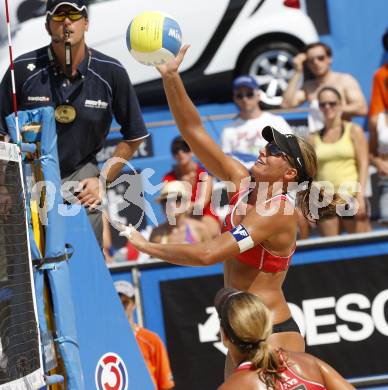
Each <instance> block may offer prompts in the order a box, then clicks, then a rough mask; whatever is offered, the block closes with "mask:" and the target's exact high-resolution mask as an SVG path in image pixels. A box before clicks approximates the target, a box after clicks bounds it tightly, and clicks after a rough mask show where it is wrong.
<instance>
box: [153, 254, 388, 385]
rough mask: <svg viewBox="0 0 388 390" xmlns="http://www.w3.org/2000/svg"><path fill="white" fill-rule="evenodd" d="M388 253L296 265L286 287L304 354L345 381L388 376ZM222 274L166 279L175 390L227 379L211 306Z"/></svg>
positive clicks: (165, 310) (163, 287)
mask: <svg viewBox="0 0 388 390" xmlns="http://www.w3.org/2000/svg"><path fill="white" fill-rule="evenodd" d="M387 260H388V259H387V256H386V255H380V256H373V257H365V258H358V259H351V260H338V261H329V262H320V263H314V264H303V265H297V266H292V267H291V268H290V270H289V273H288V275H287V278H286V282H285V285H284V291H285V296H286V298H287V301H288V303H289V305H290V308H291V311H292V313H293V317H294V318H295V320H296V321H297V322H298V324H299V326H300V328H301V330H302V332H303V333H304V334H305V337H306V351H307V352H309V353H311V354H313V355H315V356H317V357H319V358H322V359H323V360H325V361H326V362H328V363H329V364H330V365H332V366H333V367H335V368H336V370H337V371H339V372H340V373H341V374H342V375H343V376H344V377H346V378H355V377H370V376H373V375H383V374H387V373H388V364H387V359H386V358H384V357H385V355H386V346H387V341H388V339H387V336H388V322H387V321H388V304H387V302H388V285H387V275H388V261H387ZM222 286H223V278H222V276H221V275H217V276H206V277H197V278H189V279H179V280H169V281H163V282H160V291H161V298H162V306H163V317H164V324H165V333H166V339H167V346H168V351H169V354H170V357H171V364H172V370H173V373H174V377H175V381H176V389H177V390H179V389H189V390H190V389H193V390H194V389H199V388H200V389H203V390H206V389H209V390H210V389H214V388H217V386H219V385H220V384H221V383H222V382H223V367H224V360H225V352H226V351H225V349H224V347H223V345H222V343H221V341H220V336H219V321H218V316H217V313H216V311H215V308H214V307H213V299H214V295H215V293H216V291H217V290H218V289H219V288H221V287H222Z"/></svg>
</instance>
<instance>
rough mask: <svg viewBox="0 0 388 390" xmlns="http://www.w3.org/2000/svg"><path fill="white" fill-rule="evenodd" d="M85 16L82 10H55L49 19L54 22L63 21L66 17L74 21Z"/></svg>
mask: <svg viewBox="0 0 388 390" xmlns="http://www.w3.org/2000/svg"><path fill="white" fill-rule="evenodd" d="M84 16H85V13H84V12H83V11H67V12H55V13H54V14H52V15H51V20H52V21H54V22H63V21H64V20H65V19H66V18H69V19H70V20H71V21H73V22H75V21H77V20H80V19H82V18H83V17H84Z"/></svg>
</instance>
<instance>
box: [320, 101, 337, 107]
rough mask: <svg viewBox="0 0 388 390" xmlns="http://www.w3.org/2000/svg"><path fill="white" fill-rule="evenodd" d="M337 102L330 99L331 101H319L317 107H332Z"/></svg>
mask: <svg viewBox="0 0 388 390" xmlns="http://www.w3.org/2000/svg"><path fill="white" fill-rule="evenodd" d="M337 104H338V102H335V101H331V102H319V108H325V107H330V108H334V107H335V106H336V105H337Z"/></svg>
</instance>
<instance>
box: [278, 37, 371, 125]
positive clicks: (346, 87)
mask: <svg viewBox="0 0 388 390" xmlns="http://www.w3.org/2000/svg"><path fill="white" fill-rule="evenodd" d="M304 64H306V65H307V68H308V70H309V71H310V72H311V73H312V75H313V78H312V79H311V80H305V81H304V83H303V86H302V88H301V89H298V88H299V85H300V83H301V80H302V77H303V70H304V69H303V66H304ZM331 65H332V51H331V48H330V47H329V46H328V45H326V44H324V43H322V42H317V43H312V44H310V45H308V46H307V47H306V49H305V51H304V52H303V53H300V54H298V55H297V56H296V57H295V58H294V70H295V73H294V75H293V76H292V78H291V80H290V82H289V83H288V87H287V89H286V90H285V92H284V94H283V103H282V107H284V108H292V107H296V106H299V105H300V104H302V103H304V102H305V101H307V102H308V103H309V105H310V113H309V116H308V124H309V129H310V132H315V131H318V130H321V129H322V128H323V126H324V124H323V118H322V115H321V113H320V110H319V107H318V101H317V94H318V91H319V89H320V88H322V87H325V86H330V85H335V86H336V88H337V89H338V91H339V92H340V95H341V99H342V101H343V109H342V113H343V117H344V119H348V120H350V119H351V118H352V116H355V115H366V114H367V104H366V101H365V98H364V95H363V94H362V91H361V88H360V85H359V83H358V82H357V80H356V79H355V78H354V77H353V76H351V75H350V74H348V73H340V72H334V71H332V70H331Z"/></svg>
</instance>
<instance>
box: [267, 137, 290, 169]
mask: <svg viewBox="0 0 388 390" xmlns="http://www.w3.org/2000/svg"><path fill="white" fill-rule="evenodd" d="M265 152H266V155H267V156H273V157H281V158H283V159H284V160H287V161H288V162H289V163H290V164H291V161H290V159H289V157H288V155H287V154H286V153H284V152H283V151H282V150H280V149H279V147H278V146H277V145H276V144H275V143H273V142H270V143H269V144H267V145H266V146H265ZM291 165H292V164H291Z"/></svg>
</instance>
